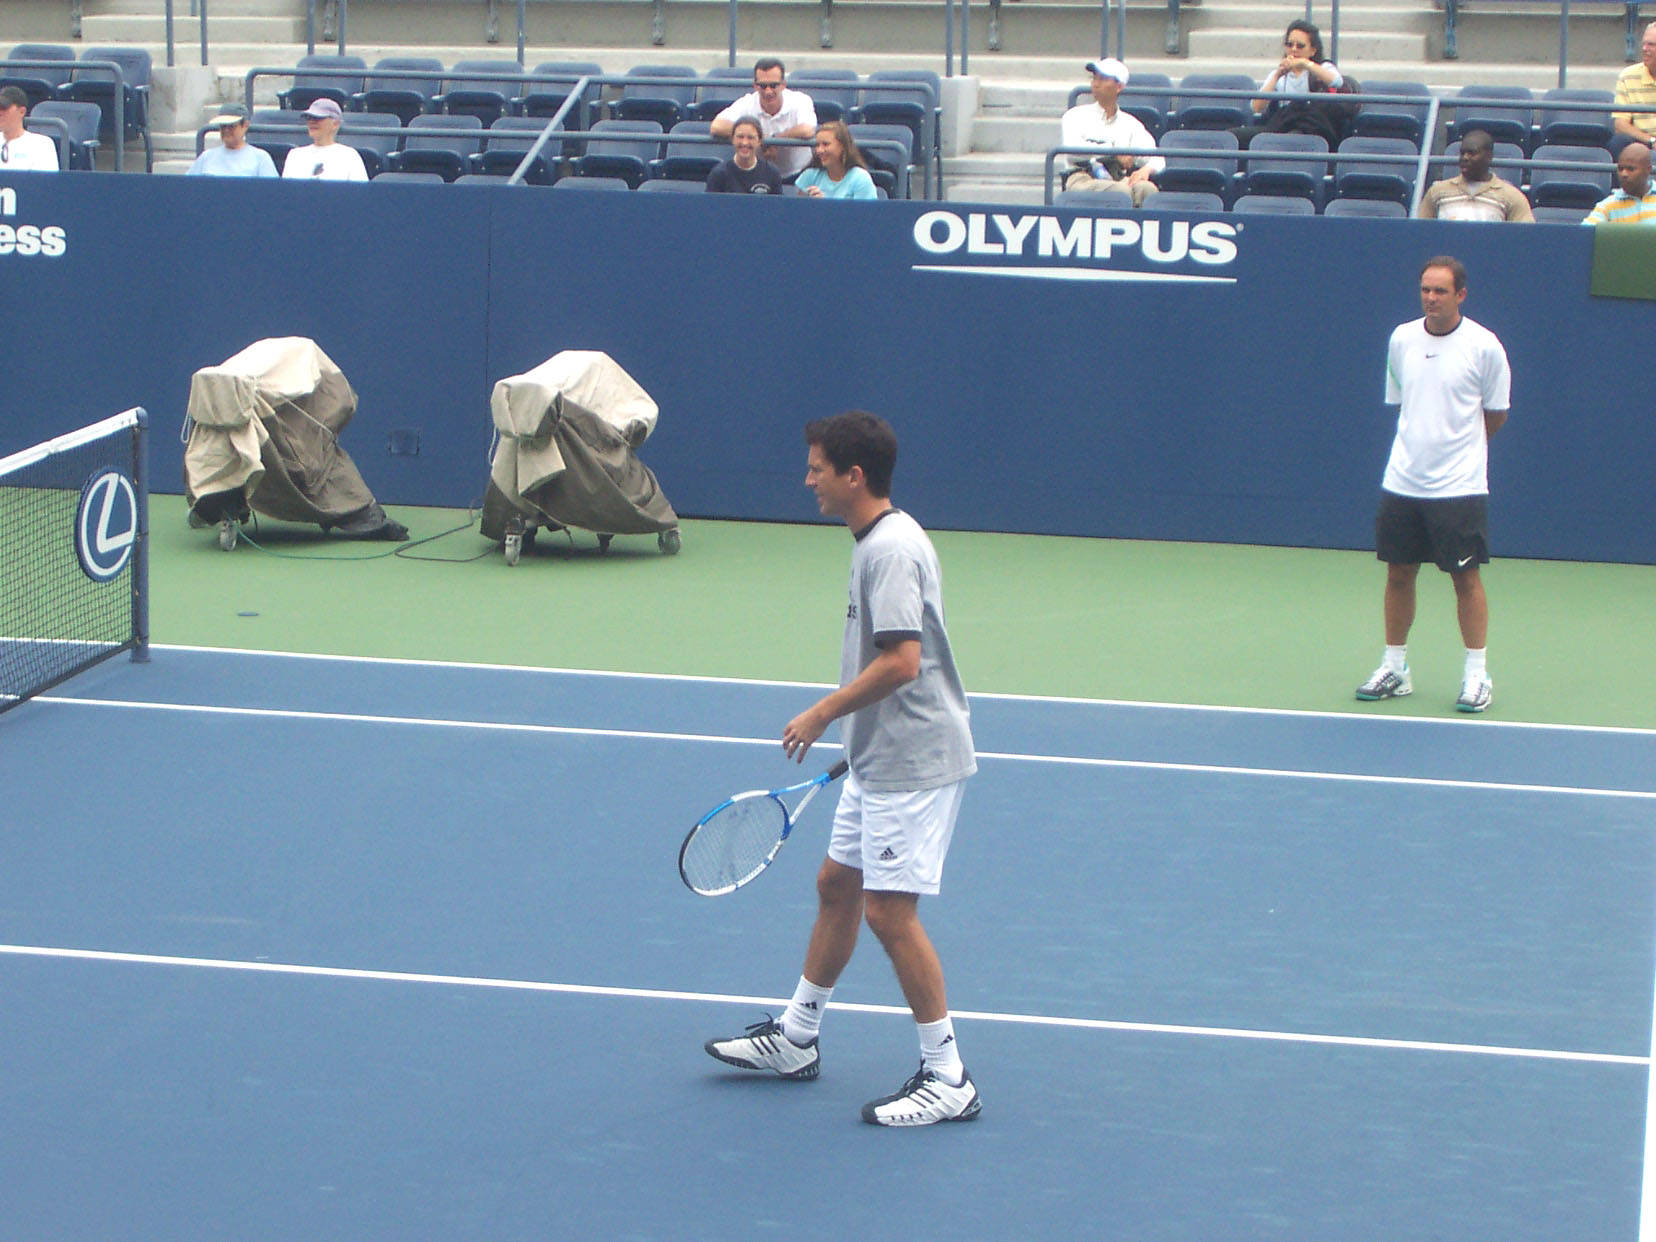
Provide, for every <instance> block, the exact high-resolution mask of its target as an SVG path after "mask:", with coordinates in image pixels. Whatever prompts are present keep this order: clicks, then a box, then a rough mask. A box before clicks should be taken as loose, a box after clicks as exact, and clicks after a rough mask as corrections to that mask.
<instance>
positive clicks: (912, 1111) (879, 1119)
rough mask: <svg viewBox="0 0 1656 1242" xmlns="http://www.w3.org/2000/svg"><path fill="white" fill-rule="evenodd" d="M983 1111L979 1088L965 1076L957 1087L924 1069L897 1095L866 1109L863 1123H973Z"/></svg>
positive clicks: (892, 1124) (927, 1124)
mask: <svg viewBox="0 0 1656 1242" xmlns="http://www.w3.org/2000/svg"><path fill="white" fill-rule="evenodd" d="M982 1110H983V1101H982V1100H980V1099H978V1092H977V1085H976V1084H975V1083H974V1082H973V1081H972V1076H971V1075H970V1074H967V1073H964V1072H962V1074H961V1079H960V1084H959V1085H958V1086H956V1085H954V1084H952V1083H949V1082H947V1081H945V1080H944V1079H942V1078H940V1077H939V1076H938V1075H937V1074H936V1073H935V1072H934V1071H932V1070H929V1069H927V1068H926V1067H925V1066H924V1065H922V1066H921V1067H920V1070H919V1072H918V1073H916V1074H915V1075H914V1077H913V1078H910V1079H909V1080H908V1081H907V1082H905V1083H904V1084H903V1087H902V1090H900V1091H898V1092H897V1094H896V1095H888V1096H885V1097H884V1098H883V1099H878V1100H871V1101H869V1102H868V1103H867V1104H864V1105H863V1110H862V1119H863V1120H864V1121H866V1122H868V1123H869V1124H870V1125H875V1126H929V1125H933V1124H935V1123H936V1122H939V1121H971V1120H972V1119H973V1118H974V1117H976V1116H977V1115H978V1113H979V1112H981V1111H982Z"/></svg>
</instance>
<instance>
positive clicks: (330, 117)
mask: <svg viewBox="0 0 1656 1242" xmlns="http://www.w3.org/2000/svg"><path fill="white" fill-rule="evenodd" d="M300 115H301V116H303V117H304V118H305V131H306V132H307V133H309V134H310V145H309V146H304V147H294V148H293V150H291V151H289V152H288V157H287V161H286V162H285V163H284V164H283V165H282V178H283V180H286V181H366V180H368V169H367V168H366V167H365V166H364V165H363V163H362V156H360V155H358V154H357V150H356V148H355V147H348V146H346V145H345V144H344V143H341V142H335V141H334V139H335V138H336V137H338V135H339V126H340V124H341V122H343V121H344V119H345V114H344V113H343V112H341V111H340V110H339V105H338V104H336V103H335V102H334V101H333V100H331V99H318V100H317V101H316V102H315V103H313V104H311V106H310V107H308V108H306V109H305V110H304V111H303V112H302V113H300Z"/></svg>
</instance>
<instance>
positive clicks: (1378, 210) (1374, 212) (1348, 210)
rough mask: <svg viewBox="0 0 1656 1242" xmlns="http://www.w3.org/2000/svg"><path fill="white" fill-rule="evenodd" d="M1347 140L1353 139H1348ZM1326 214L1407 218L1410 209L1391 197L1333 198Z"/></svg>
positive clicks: (1324, 212)
mask: <svg viewBox="0 0 1656 1242" xmlns="http://www.w3.org/2000/svg"><path fill="white" fill-rule="evenodd" d="M1346 141H1347V142H1350V141H1351V140H1350V139H1349V138H1348V139H1346ZM1323 215H1325V216H1353V217H1356V216H1361V217H1364V218H1367V219H1370V220H1407V219H1408V218H1409V209H1408V208H1407V207H1405V206H1404V205H1403V204H1402V203H1398V202H1394V201H1392V200H1391V199H1389V198H1332V199H1329V200H1328V206H1326V207H1324V208H1323Z"/></svg>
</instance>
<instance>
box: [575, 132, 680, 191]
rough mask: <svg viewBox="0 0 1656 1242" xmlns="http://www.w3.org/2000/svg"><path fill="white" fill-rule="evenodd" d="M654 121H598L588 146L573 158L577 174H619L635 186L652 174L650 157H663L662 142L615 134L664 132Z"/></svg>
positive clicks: (618, 175) (608, 176)
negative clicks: (650, 141) (645, 140)
mask: <svg viewBox="0 0 1656 1242" xmlns="http://www.w3.org/2000/svg"><path fill="white" fill-rule="evenodd" d="M661 132H662V130H661V126H660V125H659V124H657V123H656V122H655V121H599V122H597V123H596V124H594V125H593V127H592V137H591V138H589V139H585V140H584V141H585V144H586V148H585V150H584V151H583V152H582V153H581V154H580V155H577V156H576V157H575V158H574V159H573V160H571V161H570V164H571V167H572V169H573V171H574V173H575V176H576V177H578V178H580V177H604V178H610V177H617V178H620V179H621V180H623V181H625V182H626V183H627V185H628V186H629V187H632V188H636V187H637V185H638V183H639V182H640V181H643V180H644V179H645V178H646V177H648V176H649V175H650V161H651V160H658V159H660V158H661V143H660V142H655V143H649V142H641V141H639V140H637V139H624V138H616V137H614V135H616V134H654V135H657V136H659V135H660V134H661Z"/></svg>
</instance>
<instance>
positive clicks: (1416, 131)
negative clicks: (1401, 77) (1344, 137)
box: [1351, 79, 1432, 149]
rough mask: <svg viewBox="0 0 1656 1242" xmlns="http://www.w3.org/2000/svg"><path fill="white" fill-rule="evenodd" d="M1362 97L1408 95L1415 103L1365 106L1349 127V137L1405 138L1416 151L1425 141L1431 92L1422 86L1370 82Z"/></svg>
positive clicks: (1365, 83)
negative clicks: (1413, 98)
mask: <svg viewBox="0 0 1656 1242" xmlns="http://www.w3.org/2000/svg"><path fill="white" fill-rule="evenodd" d="M1364 95H1409V96H1415V97H1418V98H1419V100H1420V102H1419V103H1418V104H1414V103H1364V104H1362V106H1361V107H1360V108H1359V109H1358V112H1357V116H1356V118H1355V119H1354V120H1353V121H1352V123H1351V133H1352V135H1353V136H1355V137H1361V138H1404V139H1407V140H1408V141H1409V142H1412V143H1414V144H1415V147H1416V148H1417V149H1418V148H1419V147H1420V145H1421V144H1422V143H1423V142H1425V140H1426V117H1427V115H1428V114H1429V113H1430V112H1431V108H1432V90H1431V87H1429V86H1427V85H1426V83H1424V82H1396V81H1387V80H1384V79H1370V80H1368V81H1365V82H1364V83H1363V89H1362V92H1361V94H1359V95H1358V96H1357V98H1358V99H1359V100H1361V99H1362V98H1363V96H1364Z"/></svg>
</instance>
